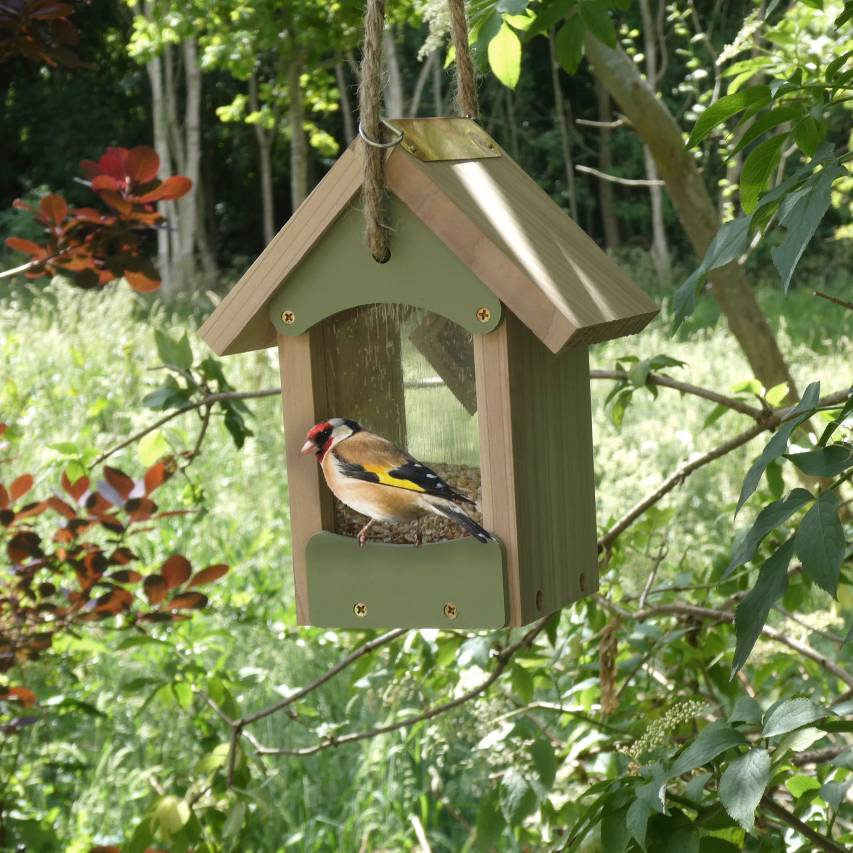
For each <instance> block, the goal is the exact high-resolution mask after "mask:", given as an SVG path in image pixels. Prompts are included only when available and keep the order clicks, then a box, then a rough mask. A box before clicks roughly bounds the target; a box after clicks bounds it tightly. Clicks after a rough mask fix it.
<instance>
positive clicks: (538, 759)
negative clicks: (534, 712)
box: [530, 737, 559, 788]
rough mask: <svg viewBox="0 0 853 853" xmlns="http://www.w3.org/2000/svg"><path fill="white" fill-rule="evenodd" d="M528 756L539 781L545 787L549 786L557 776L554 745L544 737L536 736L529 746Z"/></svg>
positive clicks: (557, 764)
mask: <svg viewBox="0 0 853 853" xmlns="http://www.w3.org/2000/svg"><path fill="white" fill-rule="evenodd" d="M530 756H531V758H532V759H533V766H534V767H535V768H536V772H537V773H538V774H539V781H540V782H541V783H542V784H543V785H544V786H545V787H546V788H550V787H551V786H552V785H553V784H554V779H556V778H557V767H558V766H559V763H558V761H557V756H556V755H555V754H554V747H553V746H551V743H550V741H548V740H546V739H545V738H542V737H540V738H537V739H536V740H534V741H533V744H532V745H531V747H530Z"/></svg>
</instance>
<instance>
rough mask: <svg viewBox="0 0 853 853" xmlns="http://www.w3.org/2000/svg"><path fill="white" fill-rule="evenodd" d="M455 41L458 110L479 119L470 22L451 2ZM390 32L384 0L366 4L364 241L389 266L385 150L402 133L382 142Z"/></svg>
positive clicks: (460, 2)
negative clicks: (385, 38)
mask: <svg viewBox="0 0 853 853" xmlns="http://www.w3.org/2000/svg"><path fill="white" fill-rule="evenodd" d="M448 6H449V8H450V36H451V40H452V42H453V47H454V49H455V51H456V109H457V112H458V113H459V115H460V116H462V117H464V118H476V117H477V114H478V112H479V108H478V105H477V87H476V84H475V81H474V65H473V63H472V62H471V54H470V52H469V50H468V22H467V20H466V18H465V0H448ZM384 27H385V0H367V7H366V9H365V12H364V48H363V50H362V59H361V87H360V89H359V98H358V112H359V122H358V134H359V136H360V137H361V139H362V140H363V141H364V143H365V145H364V146H363V157H364V181H363V186H362V205H363V208H364V241H365V243H367V248H368V249H369V250H370V254H371V255H373V259H374V260H375V261H376V262H377V263H380V264H384V263H385V262H386V261H388V260H389V259H390V257H391V249H390V248H389V246H388V229H387V228H386V226H385V224H384V220H385V214H384V201H385V149H387V148H393V147H394V146H395V145H398V144H399V143H400V141H401V140H402V138H403V136H402V134H400V135H399V137H398V138H395V139H392V140H391V141H387V142H386V141H383V139H382V128H383V127H385V126H386V125H385V123H384V122H383V121H382V117H381V115H380V105H381V99H382V32H383V29H384Z"/></svg>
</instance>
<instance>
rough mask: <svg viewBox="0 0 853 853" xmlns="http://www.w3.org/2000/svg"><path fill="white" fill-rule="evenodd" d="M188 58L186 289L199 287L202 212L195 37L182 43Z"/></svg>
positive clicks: (181, 214) (178, 264) (182, 253)
mask: <svg viewBox="0 0 853 853" xmlns="http://www.w3.org/2000/svg"><path fill="white" fill-rule="evenodd" d="M182 57H183V62H184V86H185V89H186V97H185V105H184V134H183V137H184V138H183V160H184V162H183V169H182V174H184V175H186V177H188V178H189V179H190V180H191V181H192V183H193V188H194V191H192V192H188V193H187V194H186V195H185V196H183V197H182V198H180V199H178V235H179V239H178V254H177V257H176V258H175V270H176V273H177V275H176V285H177V286H178V287H179V288H180V289H181V290H184V291H189V290H192V289H193V288H194V287H195V284H196V282H195V276H196V264H195V249H196V242H197V228H198V214H197V199H198V192H197V189H196V188H197V187H198V183H199V174H200V171H201V69H200V68H199V65H198V49H197V45H196V42H195V39H194V38H188V39H187V40H186V41H185V42H184V43H183V45H182Z"/></svg>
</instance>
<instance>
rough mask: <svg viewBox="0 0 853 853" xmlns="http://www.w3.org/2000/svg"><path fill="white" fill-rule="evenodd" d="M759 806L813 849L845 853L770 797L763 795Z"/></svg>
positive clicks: (841, 848) (839, 846) (837, 845)
mask: <svg viewBox="0 0 853 853" xmlns="http://www.w3.org/2000/svg"><path fill="white" fill-rule="evenodd" d="M761 805H762V806H764V808H765V809H767V811H769V812H770V813H771V814H774V815H776V817H778V818H779V820H781V821H783V822H784V823H787V824H788V826H790V827H791V829H794V830H796V831H797V832H799V833H800V835H802V836H803V837H804V838H808V840H809V841H811V843H812V844H814V845H815V847H819V848H820V849H821V850H825V851H826V853H846V851H845V848H844V847H842V846H841V845H840V844H836V843H835V842H834V841H833V840H832V839H831V838H827V837H826V836H825V835H821V834H820V833H819V832H817V831H816V830H814V829H812V828H811V827H810V826H809V825H808V824H807V823H803V821H801V820H800V819H799V818H798V817H796V815H793V814H791V812H789V811H788V810H787V809H786V808H784V807H783V806H781V805H779V803H777V802H776V800H774V799H773V798H772V797H771V796H769V795H765V796H764V797H762V798H761Z"/></svg>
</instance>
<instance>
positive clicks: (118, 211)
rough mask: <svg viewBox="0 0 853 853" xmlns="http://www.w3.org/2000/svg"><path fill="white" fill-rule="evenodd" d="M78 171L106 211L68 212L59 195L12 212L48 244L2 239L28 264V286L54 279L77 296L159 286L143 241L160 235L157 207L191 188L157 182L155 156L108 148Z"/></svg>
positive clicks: (175, 179)
mask: <svg viewBox="0 0 853 853" xmlns="http://www.w3.org/2000/svg"><path fill="white" fill-rule="evenodd" d="M80 168H81V169H82V171H83V173H84V174H85V175H86V177H87V179H88V181H89V186H90V187H91V189H92V190H93V191H94V192H95V193H97V195H98V197H99V199H100V200H101V201H102V202H103V203H104V204H105V205H106V207H107V208H108V210H106V211H105V210H98V209H96V208H92V207H78V208H70V207H69V206H68V204H67V202H66V201H65V199H64V198H63V197H62V196H60V195H55V194H50V195H46V196H44V197H43V198H42V199H41V201H40V202H39V204H38V207H36V208H34V207H32V206H31V205H29V204H27V203H26V202H24V201H21V200H20V199H18V200H16V201H15V207H17V208H19V209H21V210H27V211H29V212H30V213H31V214H32V216H33V218H34V219H35V220H36V222H38V224H39V225H41V226H42V228H43V229H44V232H45V234H46V236H47V242H45V243H36V242H34V241H32V240H26V239H23V238H20V237H7V238H6V245H7V246H8V247H9V248H10V249H14V250H15V251H16V252H22V253H24V254H26V255H29V256H30V263H29V266H28V267H27V269H26V276H27V278H29V279H37V278H42V277H44V276H55V275H59V276H62V277H64V278H67V279H69V280H70V281H72V282H73V283H74V284H75V285H76V286H78V287H82V288H93V287H103V286H104V285H106V284H108V283H109V282H111V281H114V280H116V279H117V278H124V279H125V280H126V281H127V282H128V284H130V286H131V287H132V288H133V289H134V290H136V291H139V292H142V293H147V292H149V291H152V290H156V289H157V288H158V287H159V286H160V279H159V276H158V275H157V271H156V270H155V269H154V266H153V264H152V263H151V261H150V260H149V258H148V256H147V252H146V251H145V247H144V245H143V243H142V240H141V238H140V235H141V233H143V232H146V231H150V230H152V229H156V228H161V227H165V219H164V217H163V215H162V214H161V213H159V212H158V211H157V210H156V209H155V207H154V205H155V204H156V202H158V201H171V200H174V199H177V198H180V197H181V196H183V195H185V194H186V193H188V192H189V191H190V188H191V184H190V181H189V180H188V179H187V178H185V177H183V176H181V175H174V176H172V177H170V178H166V179H165V180H162V181H161V180H159V179H158V177H157V173H158V172H159V169H160V159H159V157H158V156H157V154H156V152H155V151H154V150H153V149H152V148H148V147H147V146H143V145H140V146H137V147H136V148H132V149H127V148H109V149H107V152H106V153H105V154H104V155H103V156H102V157H101V158H100V159H99V160H98V161H97V162H94V161H91V160H84V161H82V162H81V164H80Z"/></svg>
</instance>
